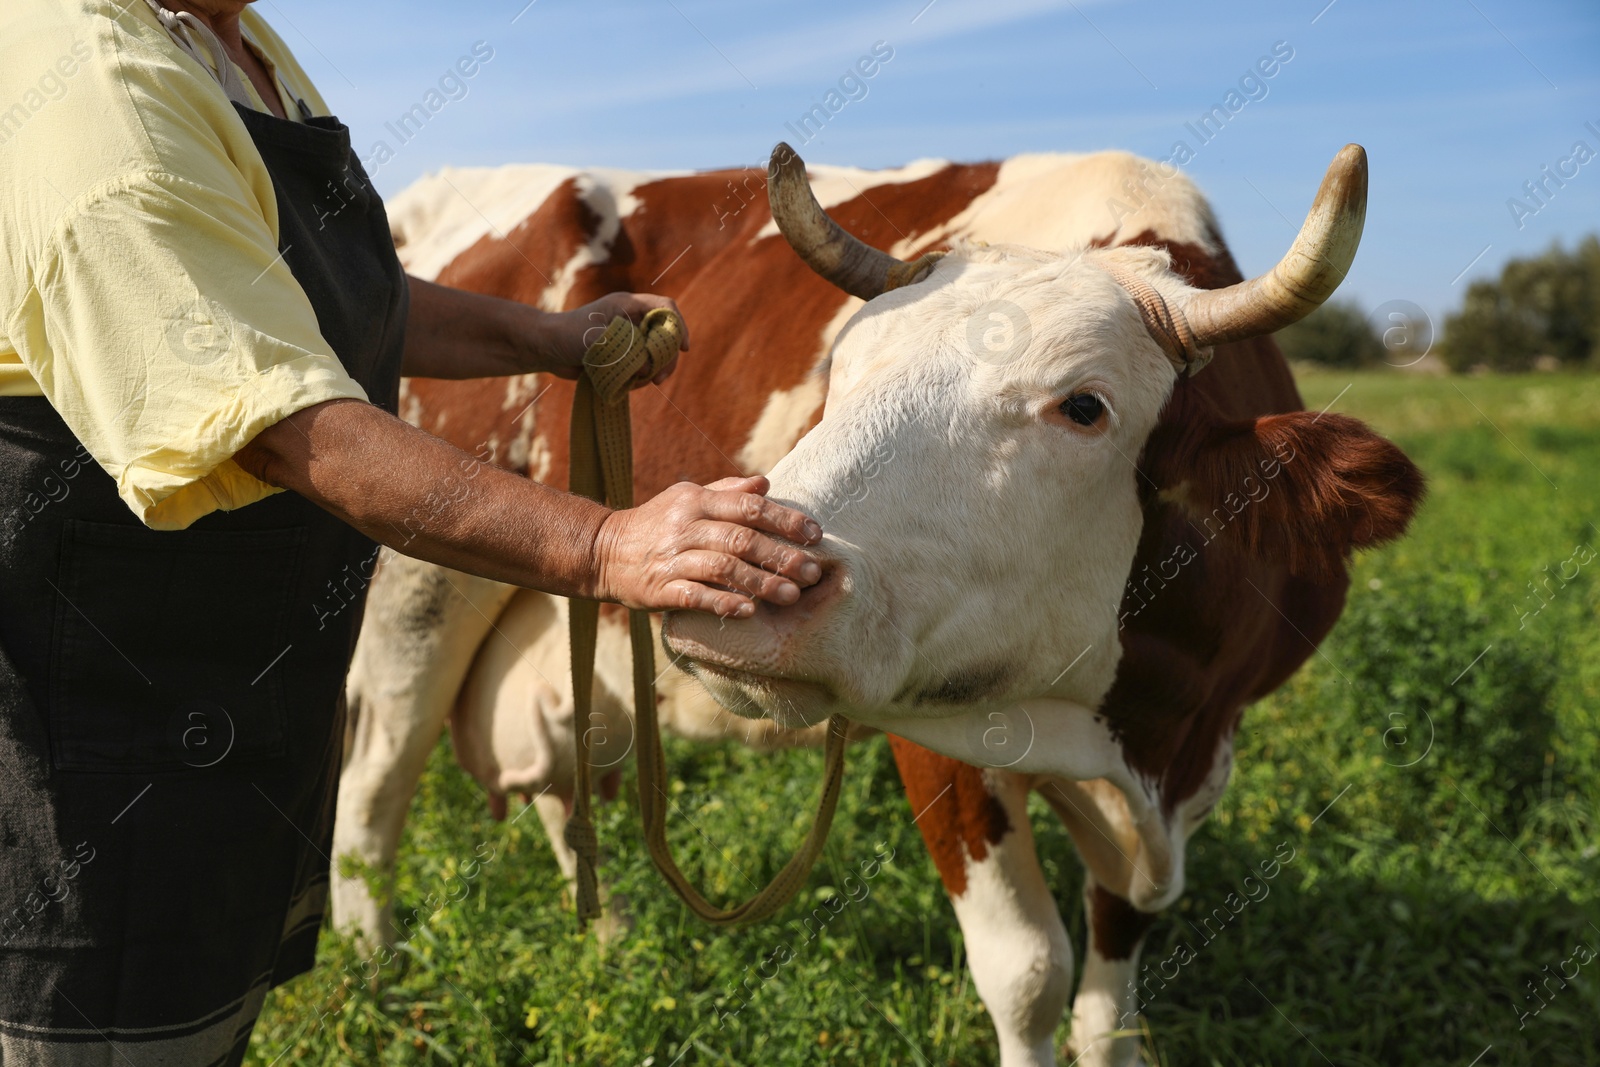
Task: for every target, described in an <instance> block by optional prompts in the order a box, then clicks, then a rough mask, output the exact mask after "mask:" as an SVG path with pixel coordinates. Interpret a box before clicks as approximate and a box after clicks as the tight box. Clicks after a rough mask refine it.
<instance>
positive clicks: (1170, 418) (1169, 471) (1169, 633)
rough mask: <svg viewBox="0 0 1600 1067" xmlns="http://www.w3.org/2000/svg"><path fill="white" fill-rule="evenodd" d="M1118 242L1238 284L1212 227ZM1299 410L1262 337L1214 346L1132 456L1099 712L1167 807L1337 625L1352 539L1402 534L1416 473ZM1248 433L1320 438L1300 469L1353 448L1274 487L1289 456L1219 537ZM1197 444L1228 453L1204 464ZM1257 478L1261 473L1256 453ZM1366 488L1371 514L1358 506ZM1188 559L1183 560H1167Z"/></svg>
mask: <svg viewBox="0 0 1600 1067" xmlns="http://www.w3.org/2000/svg"><path fill="white" fill-rule="evenodd" d="M1118 243H1119V244H1124V243H1126V244H1140V245H1146V246H1150V247H1157V248H1164V249H1166V250H1167V251H1168V252H1169V253H1170V254H1171V255H1172V259H1173V268H1174V270H1175V271H1177V272H1178V273H1179V274H1181V275H1182V276H1183V277H1184V278H1185V280H1187V281H1188V282H1189V284H1191V285H1194V286H1196V287H1198V288H1206V289H1214V288H1220V287H1222V286H1226V285H1232V284H1234V283H1235V282H1238V281H1241V280H1242V277H1241V275H1240V273H1239V269H1238V267H1237V265H1236V264H1235V263H1234V261H1233V258H1232V256H1231V255H1229V254H1228V253H1227V252H1226V250H1225V248H1224V246H1223V245H1222V241H1221V238H1220V236H1216V237H1215V247H1216V248H1218V249H1222V251H1220V252H1219V253H1217V254H1212V253H1210V252H1208V251H1207V250H1206V249H1205V248H1204V247H1201V246H1199V245H1193V244H1186V243H1180V242H1168V241H1164V240H1162V239H1161V238H1160V236H1159V235H1158V234H1155V233H1152V232H1149V231H1147V232H1144V233H1141V234H1139V235H1137V236H1136V237H1133V238H1131V239H1130V240H1129V241H1126V242H1118ZM1303 408H1304V404H1303V403H1302V402H1301V399H1300V394H1299V391H1298V390H1297V389H1296V388H1295V384H1294V378H1293V376H1292V375H1291V374H1290V372H1289V367H1288V364H1287V363H1286V362H1285V361H1284V359H1283V355H1282V353H1281V352H1279V350H1278V346H1277V344H1275V343H1274V342H1273V340H1272V338H1270V337H1258V338H1252V339H1250V340H1246V341H1239V342H1234V343H1230V344H1225V345H1218V346H1217V348H1216V354H1215V358H1213V360H1212V361H1211V363H1210V364H1209V365H1208V366H1207V367H1206V369H1205V370H1203V371H1202V372H1201V373H1199V374H1197V375H1196V376H1194V377H1193V378H1184V379H1181V380H1180V381H1179V383H1178V384H1177V386H1176V387H1175V388H1174V389H1173V393H1172V396H1171V398H1170V399H1169V400H1168V402H1167V405H1166V408H1165V409H1164V410H1163V412H1162V415H1161V418H1160V421H1159V423H1158V425H1157V427H1156V429H1155V431H1154V432H1153V433H1152V434H1151V436H1150V438H1149V440H1148V441H1147V442H1146V444H1145V448H1144V450H1143V452H1142V454H1141V456H1140V459H1139V468H1140V471H1141V475H1142V476H1141V478H1140V491H1141V495H1142V500H1143V508H1144V515H1145V521H1144V529H1143V531H1142V533H1141V535H1140V542H1139V548H1138V551H1137V553H1136V555H1135V557H1134V563H1133V568H1132V570H1131V572H1130V576H1129V584H1128V587H1127V589H1126V590H1125V592H1124V596H1123V602H1122V605H1121V617H1122V621H1123V626H1122V629H1121V631H1120V637H1121V642H1122V649H1123V655H1122V659H1121V661H1120V663H1119V664H1118V667H1117V675H1116V678H1115V680H1114V681H1113V683H1112V686H1111V690H1110V691H1109V693H1108V694H1107V696H1106V699H1105V701H1104V702H1103V703H1102V705H1101V708H1100V710H1101V713H1102V714H1103V715H1104V716H1105V717H1106V720H1107V722H1108V724H1109V725H1110V726H1111V728H1112V730H1113V732H1114V734H1115V735H1116V736H1117V737H1118V738H1119V740H1120V741H1121V742H1122V745H1123V749H1124V752H1125V754H1126V756H1127V759H1128V761H1129V763H1130V765H1131V766H1133V767H1134V768H1135V769H1137V770H1139V771H1140V772H1142V773H1144V774H1147V775H1150V776H1152V777H1155V778H1157V779H1159V780H1160V782H1161V797H1162V806H1163V808H1165V809H1166V810H1167V811H1169V812H1170V811H1172V810H1173V809H1175V808H1176V807H1177V806H1178V805H1179V804H1181V803H1182V802H1183V801H1184V800H1186V799H1188V798H1189V797H1191V796H1193V795H1194V794H1195V792H1196V791H1197V790H1198V789H1199V788H1200V786H1201V785H1202V783H1204V781H1205V780H1206V777H1207V776H1208V775H1209V774H1210V773H1211V768H1212V765H1213V760H1214V757H1215V753H1216V748H1217V746H1218V744H1220V743H1221V742H1222V741H1223V739H1224V738H1226V737H1229V736H1231V735H1232V733H1233V732H1234V731H1235V729H1236V728H1237V726H1238V723H1239V719H1240V717H1241V715H1242V714H1243V709H1244V707H1245V705H1246V704H1248V703H1249V702H1251V701H1253V700H1256V699H1259V698H1260V697H1262V696H1265V695H1266V694H1267V693H1270V692H1271V691H1272V690H1274V689H1276V688H1277V687H1278V686H1279V685H1281V684H1283V682H1284V681H1285V680H1287V679H1288V677H1289V676H1290V675H1291V674H1293V673H1294V672H1295V670H1297V669H1298V668H1299V667H1300V665H1301V664H1302V663H1303V662H1305V660H1306V659H1307V658H1308V657H1309V656H1310V655H1311V654H1312V652H1313V651H1314V650H1315V648H1316V642H1318V641H1320V640H1321V639H1322V638H1323V637H1324V636H1325V635H1326V634H1327V632H1328V631H1329V630H1330V629H1332V627H1333V624H1334V622H1335V620H1337V619H1338V617H1339V612H1340V611H1341V610H1342V609H1343V607H1344V595H1345V588H1346V586H1347V585H1348V584H1349V577H1348V573H1347V568H1346V564H1345V557H1346V556H1347V554H1348V551H1349V549H1350V547H1352V546H1354V545H1358V544H1361V543H1365V542H1364V541H1363V538H1367V539H1371V540H1376V539H1381V538H1382V537H1386V536H1393V535H1394V534H1396V533H1398V532H1399V530H1400V529H1402V528H1403V527H1404V522H1405V520H1406V519H1407V518H1409V516H1410V513H1411V510H1412V509H1413V508H1414V505H1415V499H1416V493H1417V492H1418V491H1420V482H1419V481H1417V480H1415V479H1414V478H1412V477H1411V476H1410V474H1409V473H1408V471H1414V468H1411V467H1410V464H1409V461H1406V460H1405V458H1404V456H1402V455H1401V454H1400V453H1399V451H1398V450H1397V449H1394V448H1393V446H1392V445H1389V444H1388V443H1387V442H1382V441H1381V439H1379V438H1376V437H1375V436H1374V435H1369V434H1366V433H1364V432H1363V431H1364V430H1365V428H1364V427H1363V428H1361V430H1359V431H1358V430H1356V429H1354V428H1353V427H1351V426H1350V425H1348V423H1350V422H1353V421H1354V420H1343V419H1342V418H1338V417H1335V416H1323V417H1322V418H1321V420H1320V421H1318V420H1315V419H1314V417H1313V416H1310V415H1306V414H1304V412H1303ZM1290 413H1299V414H1295V415H1290ZM1329 419H1336V421H1334V422H1332V423H1329V429H1328V430H1327V431H1323V430H1320V429H1309V430H1306V429H1305V428H1306V427H1320V426H1321V424H1322V423H1324V422H1328V420H1329ZM1243 427H1248V428H1249V437H1250V439H1253V440H1254V441H1255V442H1256V443H1257V444H1260V443H1262V441H1263V438H1262V437H1261V436H1256V428H1257V427H1261V428H1262V430H1263V432H1264V433H1265V434H1266V444H1267V446H1268V447H1269V448H1270V446H1271V445H1272V444H1275V443H1285V442H1288V441H1289V438H1290V437H1291V436H1292V434H1293V433H1294V432H1296V431H1303V432H1305V433H1307V434H1309V435H1314V436H1317V437H1318V439H1317V440H1314V441H1313V440H1312V439H1311V436H1307V437H1306V438H1305V440H1306V443H1307V444H1308V446H1310V448H1311V451H1306V450H1301V451H1300V452H1299V453H1298V455H1299V457H1300V460H1301V470H1302V472H1304V473H1305V474H1307V475H1311V474H1312V470H1313V468H1318V469H1320V468H1319V463H1320V462H1321V461H1323V460H1328V457H1327V456H1325V455H1319V456H1318V457H1317V459H1318V462H1311V461H1310V457H1312V455H1313V454H1314V453H1315V452H1317V451H1319V450H1324V449H1327V448H1328V447H1330V446H1338V447H1342V446H1343V445H1344V444H1345V443H1347V442H1356V444H1355V445H1354V447H1353V448H1349V449H1344V450H1343V451H1342V456H1343V458H1342V459H1337V460H1329V462H1330V463H1331V465H1332V467H1333V468H1334V472H1335V473H1334V474H1333V476H1332V477H1328V478H1322V477H1318V476H1315V475H1313V476H1312V477H1311V479H1310V492H1309V493H1298V494H1297V493H1291V492H1285V491H1284V490H1285V489H1287V488H1288V487H1289V485H1290V484H1291V483H1290V482H1289V481H1287V480H1286V479H1287V478H1288V477H1289V475H1288V474H1287V473H1283V472H1287V471H1288V470H1290V469H1292V468H1293V467H1294V462H1290V463H1289V464H1287V465H1286V466H1284V467H1283V468H1282V472H1280V474H1279V476H1278V478H1277V479H1275V484H1274V485H1273V488H1272V492H1271V493H1270V494H1269V495H1268V496H1267V497H1266V499H1265V500H1263V501H1257V502H1253V503H1251V504H1250V505H1249V506H1248V507H1245V508H1243V509H1242V510H1241V511H1239V513H1238V514H1237V515H1234V514H1233V513H1232V512H1231V511H1228V510H1225V511H1224V512H1223V514H1224V515H1228V516H1229V518H1230V520H1231V521H1230V522H1229V523H1228V524H1227V525H1228V526H1229V527H1231V529H1229V530H1227V531H1225V532H1223V533H1221V534H1220V535H1217V532H1216V531H1217V528H1218V525H1219V524H1218V523H1217V522H1216V520H1215V518H1214V517H1213V521H1212V524H1211V527H1210V529H1208V528H1207V527H1206V525H1205V524H1204V523H1203V522H1201V523H1197V522H1196V521H1195V513H1196V510H1197V509H1196V503H1197V502H1201V503H1205V502H1215V503H1220V504H1222V506H1223V507H1224V508H1226V503H1224V501H1225V500H1226V497H1227V495H1228V494H1229V493H1230V492H1237V490H1236V488H1235V483H1238V484H1242V483H1243V479H1244V477H1246V476H1247V475H1249V474H1251V473H1252V471H1251V470H1246V469H1245V466H1244V464H1243V460H1244V458H1245V456H1246V454H1247V453H1248V452H1249V448H1250V445H1249V441H1248V440H1246V439H1245V435H1244V431H1243V430H1242V429H1241V428H1243ZM1372 442H1377V443H1378V444H1377V445H1373V444H1372ZM1207 444H1220V445H1222V446H1223V447H1222V448H1221V450H1220V451H1218V452H1216V453H1214V454H1211V455H1208V456H1207V457H1206V458H1204V459H1202V458H1201V457H1202V454H1203V453H1205V452H1206V450H1205V448H1204V447H1203V446H1204V445H1207ZM1260 458H1261V457H1260V456H1259V455H1258V456H1257V457H1256V459H1257V460H1258V461H1259V459H1260ZM1352 465H1353V466H1352ZM1341 471H1343V472H1344V473H1340V472H1341ZM1253 473H1254V474H1255V475H1256V476H1258V477H1259V476H1260V475H1262V474H1263V473H1264V472H1263V471H1262V469H1261V468H1260V465H1259V462H1257V464H1256V466H1255V467H1254V469H1253ZM1298 473H1299V472H1297V475H1298ZM1276 483H1281V484H1276ZM1293 484H1295V486H1296V487H1297V488H1298V487H1299V483H1298V482H1296V483H1293ZM1374 491H1375V492H1377V493H1378V495H1379V497H1380V498H1381V500H1380V501H1379V502H1378V503H1377V505H1376V506H1375V508H1371V509H1366V505H1364V504H1361V503H1358V502H1357V501H1356V496H1359V495H1361V494H1364V493H1367V492H1374ZM1245 492H1248V487H1246V488H1245ZM1258 494H1259V490H1258ZM1274 497H1275V498H1276V502H1275V503H1273V504H1271V505H1270V506H1267V502H1268V501H1272V500H1273V499H1274ZM1297 497H1301V498H1309V499H1311V500H1312V501H1313V502H1314V508H1315V509H1316V510H1319V511H1320V513H1321V517H1322V518H1323V519H1326V518H1327V517H1328V516H1329V515H1335V514H1342V515H1343V517H1344V518H1345V519H1346V520H1348V525H1347V527H1346V530H1345V531H1344V532H1341V531H1340V530H1335V531H1333V536H1332V537H1329V536H1327V534H1328V531H1327V530H1326V529H1325V528H1323V527H1319V526H1317V525H1315V523H1313V522H1307V523H1304V524H1299V523H1297V521H1296V520H1297V518H1298V516H1297V515H1296V514H1295V513H1294V509H1293V501H1294V500H1295V499H1296V498H1297ZM1341 503H1342V504H1343V505H1344V507H1343V508H1342V509H1341V507H1340V504H1341ZM1364 509H1366V512H1365V514H1364ZM1251 512H1254V513H1255V514H1254V515H1253V516H1252V515H1251ZM1203 514H1205V515H1210V514H1211V512H1210V510H1209V508H1208V509H1207V510H1206V511H1204V512H1203ZM1274 525H1276V529H1273V528H1272V527H1273V526H1274ZM1346 533H1347V535H1346ZM1186 553H1187V554H1192V558H1191V559H1190V561H1189V562H1186V563H1183V564H1181V565H1178V564H1176V563H1175V560H1177V559H1180V558H1182V557H1183V554H1186ZM1291 558H1292V560H1293V565H1291Z"/></svg>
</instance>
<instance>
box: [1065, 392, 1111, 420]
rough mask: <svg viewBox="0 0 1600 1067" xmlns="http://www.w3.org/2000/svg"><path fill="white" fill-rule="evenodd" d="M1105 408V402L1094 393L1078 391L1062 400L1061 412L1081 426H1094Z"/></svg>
mask: <svg viewBox="0 0 1600 1067" xmlns="http://www.w3.org/2000/svg"><path fill="white" fill-rule="evenodd" d="M1105 410H1106V406H1105V404H1104V403H1102V402H1101V400H1100V398H1099V397H1097V396H1095V395H1094V394H1093V393H1078V394H1077V395H1076V396H1069V397H1067V398H1066V399H1065V400H1063V401H1062V402H1061V414H1063V415H1065V416H1066V417H1067V418H1069V419H1071V420H1072V421H1073V422H1075V423H1077V424H1078V425H1079V426H1093V425H1094V424H1095V423H1097V422H1099V421H1100V416H1101V415H1102V414H1104V413H1105Z"/></svg>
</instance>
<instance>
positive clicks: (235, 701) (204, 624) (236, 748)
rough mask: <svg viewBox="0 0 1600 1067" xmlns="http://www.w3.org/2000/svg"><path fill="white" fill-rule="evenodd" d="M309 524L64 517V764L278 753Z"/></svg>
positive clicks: (56, 723)
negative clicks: (225, 525) (207, 524)
mask: <svg viewBox="0 0 1600 1067" xmlns="http://www.w3.org/2000/svg"><path fill="white" fill-rule="evenodd" d="M305 539H306V532H305V530H303V529H288V530H255V531H242V532H235V531H226V532H224V531H213V530H180V531H157V530H148V529H145V528H144V527H142V526H124V525H113V524H108V523H96V522H84V521H82V520H76V519H74V520H69V521H68V522H67V523H66V529H65V531H64V533H63V544H62V555H61V574H60V578H61V581H60V585H59V587H58V592H59V593H60V600H61V603H59V604H58V605H57V607H56V622H55V632H54V634H53V641H52V649H51V661H52V667H51V682H50V705H51V706H50V712H49V719H50V740H51V748H52V750H53V758H54V762H55V765H56V767H57V768H59V769H61V770H66V771H105V772H117V773H135V772H137V773H149V772H159V771H184V770H190V769H202V768H207V767H218V768H219V769H220V768H223V767H228V766H231V765H233V764H235V763H241V762H246V761H259V760H263V759H271V758H273V757H277V756H281V755H282V754H283V751H284V718H285V710H286V704H287V696H286V687H285V684H284V678H285V675H284V672H283V669H282V668H281V667H278V666H277V662H276V660H275V659H274V657H277V656H280V655H281V654H282V653H283V652H284V651H285V650H286V645H287V637H286V634H287V632H288V629H289V607H290V598H291V596H292V594H293V591H294V590H295V589H297V588H299V584H300V583H299V581H298V580H297V579H298V574H297V571H298V568H299V562H300V555H301V550H302V547H303V545H304V543H305Z"/></svg>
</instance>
